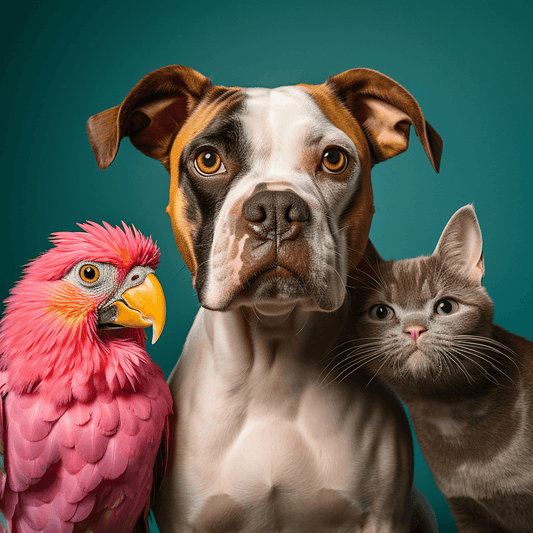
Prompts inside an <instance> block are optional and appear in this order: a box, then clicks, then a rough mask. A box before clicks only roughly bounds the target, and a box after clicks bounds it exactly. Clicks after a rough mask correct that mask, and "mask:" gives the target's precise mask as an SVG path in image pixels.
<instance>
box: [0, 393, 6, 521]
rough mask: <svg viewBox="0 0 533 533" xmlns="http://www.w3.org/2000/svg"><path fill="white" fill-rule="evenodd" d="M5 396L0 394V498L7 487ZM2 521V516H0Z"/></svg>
mask: <svg viewBox="0 0 533 533" xmlns="http://www.w3.org/2000/svg"><path fill="white" fill-rule="evenodd" d="M4 427H5V426H4V396H3V395H2V396H0V500H1V499H2V498H3V497H4V491H5V488H6V469H5V467H4ZM0 522H1V517H0Z"/></svg>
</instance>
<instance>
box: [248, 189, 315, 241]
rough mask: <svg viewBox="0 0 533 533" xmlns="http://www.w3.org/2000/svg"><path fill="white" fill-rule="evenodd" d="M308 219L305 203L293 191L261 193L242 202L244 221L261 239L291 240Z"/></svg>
mask: <svg viewBox="0 0 533 533" xmlns="http://www.w3.org/2000/svg"><path fill="white" fill-rule="evenodd" d="M309 216H310V211H309V206H308V205H307V202H306V201H305V200H304V199H303V198H301V197H300V196H298V195H297V194H296V193H294V192H292V191H261V192H258V193H256V194H254V195H253V196H251V197H250V198H248V200H246V202H244V218H245V219H246V220H247V221H248V222H249V226H250V228H251V229H252V230H253V231H254V232H255V233H256V234H259V235H260V236H261V237H263V238H273V237H275V236H278V237H282V238H283V239H289V238H294V237H296V235H297V234H298V233H299V231H300V230H301V228H302V226H303V225H304V224H305V223H307V222H308V221H309Z"/></svg>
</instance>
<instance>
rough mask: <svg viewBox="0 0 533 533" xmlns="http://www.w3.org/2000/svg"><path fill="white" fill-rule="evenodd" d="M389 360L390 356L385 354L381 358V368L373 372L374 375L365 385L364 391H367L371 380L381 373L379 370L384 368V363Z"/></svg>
mask: <svg viewBox="0 0 533 533" xmlns="http://www.w3.org/2000/svg"><path fill="white" fill-rule="evenodd" d="M390 358H391V354H389V353H385V354H384V357H383V363H381V366H380V367H379V368H378V369H377V370H376V371H375V372H374V375H373V376H372V377H371V378H370V381H369V382H368V383H367V384H366V386H365V389H367V388H368V387H369V385H370V383H372V381H373V379H374V378H375V377H376V376H377V375H378V374H379V373H380V372H381V369H382V368H383V367H384V366H385V363H387V361H388V360H389V359H390Z"/></svg>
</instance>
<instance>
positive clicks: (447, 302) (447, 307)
mask: <svg viewBox="0 0 533 533" xmlns="http://www.w3.org/2000/svg"><path fill="white" fill-rule="evenodd" d="M458 309H459V304H458V303H457V302H456V301H455V300H454V299H453V298H444V299H443V300H439V301H438V302H437V303H436V305H435V313H437V314H438V315H451V314H452V313H455V312H456V311H457V310H458Z"/></svg>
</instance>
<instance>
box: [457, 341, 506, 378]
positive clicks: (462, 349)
mask: <svg viewBox="0 0 533 533" xmlns="http://www.w3.org/2000/svg"><path fill="white" fill-rule="evenodd" d="M458 350H459V351H460V353H462V354H464V353H465V352H466V353H468V354H469V355H472V356H473V357H477V358H479V359H481V360H482V361H485V362H487V363H488V364H489V365H490V366H491V367H492V368H494V370H496V371H498V372H500V373H501V374H502V375H503V376H504V377H506V378H507V379H508V380H509V381H510V382H511V383H513V385H515V386H516V383H515V382H514V381H513V380H512V379H511V377H510V376H509V375H508V374H506V373H505V372H504V371H503V370H502V369H501V368H500V367H499V366H498V365H496V364H495V363H494V362H493V361H495V359H494V358H492V357H490V356H488V355H487V354H485V353H483V352H481V351H478V350H474V349H473V348H468V347H466V346H458ZM465 357H466V356H465ZM470 361H472V362H473V363H475V361H474V360H472V359H470ZM477 364H478V366H480V367H482V365H479V363H477ZM485 371H486V370H485ZM487 374H488V372H487ZM497 384H498V385H499V384H500V383H499V382H497Z"/></svg>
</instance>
